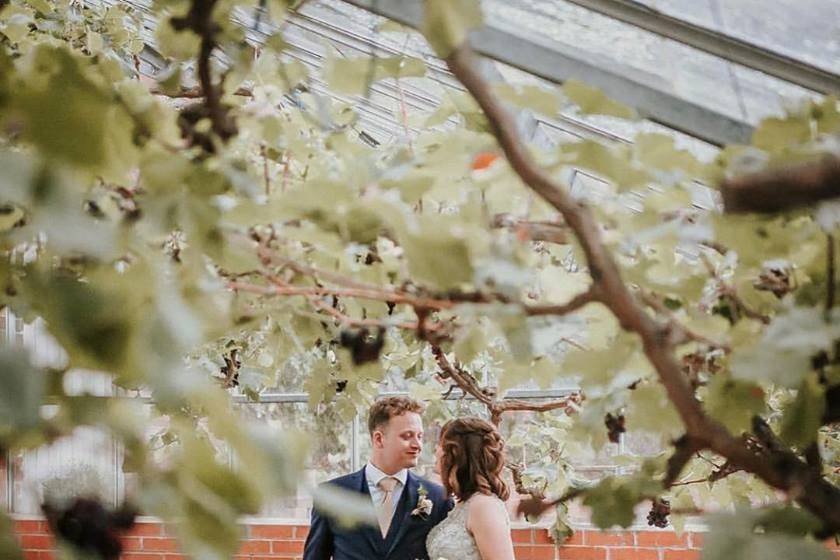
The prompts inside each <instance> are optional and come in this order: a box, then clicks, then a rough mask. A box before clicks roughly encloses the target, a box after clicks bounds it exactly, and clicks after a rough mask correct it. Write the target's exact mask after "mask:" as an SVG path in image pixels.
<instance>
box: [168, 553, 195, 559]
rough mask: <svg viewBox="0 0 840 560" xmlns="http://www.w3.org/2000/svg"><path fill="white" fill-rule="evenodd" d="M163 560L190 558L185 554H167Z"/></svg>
mask: <svg viewBox="0 0 840 560" xmlns="http://www.w3.org/2000/svg"><path fill="white" fill-rule="evenodd" d="M163 560H190V559H189V558H188V557H187V556H184V555H183V554H167V555H166V557H165V558H164V559H163Z"/></svg>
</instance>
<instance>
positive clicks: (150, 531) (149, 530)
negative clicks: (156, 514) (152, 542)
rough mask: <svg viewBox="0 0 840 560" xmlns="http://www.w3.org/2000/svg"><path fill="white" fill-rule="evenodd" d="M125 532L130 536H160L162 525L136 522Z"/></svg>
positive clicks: (161, 534)
mask: <svg viewBox="0 0 840 560" xmlns="http://www.w3.org/2000/svg"><path fill="white" fill-rule="evenodd" d="M126 534H127V535H129V536H131V537H160V536H163V525H161V524H160V523H137V524H136V525H135V526H134V527H132V528H131V531H129V532H128V533H126Z"/></svg>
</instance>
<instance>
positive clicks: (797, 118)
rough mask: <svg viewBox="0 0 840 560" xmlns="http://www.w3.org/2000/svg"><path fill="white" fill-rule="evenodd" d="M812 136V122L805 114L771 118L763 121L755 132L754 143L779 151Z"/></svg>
mask: <svg viewBox="0 0 840 560" xmlns="http://www.w3.org/2000/svg"><path fill="white" fill-rule="evenodd" d="M810 138H811V123H810V120H809V119H808V118H807V117H806V116H804V115H793V116H790V117H787V118H785V119H777V118H770V119H765V120H763V121H761V124H759V125H758V126H757V127H756V129H755V131H754V132H753V136H752V142H753V144H754V145H755V146H756V147H758V148H761V149H762V150H766V151H768V152H779V151H782V150H785V149H787V148H791V147H793V146H797V145H800V144H804V143H805V142H807V141H808V140H809V139H810Z"/></svg>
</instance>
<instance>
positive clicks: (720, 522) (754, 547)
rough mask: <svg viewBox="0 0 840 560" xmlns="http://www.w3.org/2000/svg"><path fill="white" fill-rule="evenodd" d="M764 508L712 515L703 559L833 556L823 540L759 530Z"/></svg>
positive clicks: (819, 559) (776, 559) (777, 559)
mask: <svg viewBox="0 0 840 560" xmlns="http://www.w3.org/2000/svg"><path fill="white" fill-rule="evenodd" d="M761 517H762V513H761V512H750V511H748V510H744V509H741V510H739V511H738V512H737V513H735V514H734V515H732V514H717V515H713V516H709V529H710V531H709V533H708V534H707V535H706V537H705V539H704V546H703V556H702V558H703V560H731V559H732V558H749V559H753V558H755V559H759V558H760V559H761V560H790V559H791V558H801V559H803V560H805V559H808V560H830V559H831V558H833V555H832V554H831V552H830V551H829V550H828V549H826V548H825V547H823V545H822V544H821V543H817V542H813V541H810V542H809V541H806V540H803V539H802V538H801V537H793V536H791V535H789V534H784V533H777V532H772V531H771V532H767V533H757V532H756V527H760V526H761V523H760V521H761Z"/></svg>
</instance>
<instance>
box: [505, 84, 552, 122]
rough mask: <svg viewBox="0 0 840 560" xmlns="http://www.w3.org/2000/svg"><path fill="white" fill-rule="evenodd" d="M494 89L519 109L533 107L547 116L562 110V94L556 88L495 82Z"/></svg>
mask: <svg viewBox="0 0 840 560" xmlns="http://www.w3.org/2000/svg"><path fill="white" fill-rule="evenodd" d="M493 90H494V91H495V92H496V94H497V95H498V96H499V97H500V98H501V99H502V100H504V101H507V102H508V103H510V104H511V105H514V106H515V107H517V108H519V109H531V110H533V111H536V112H537V113H540V114H542V115H545V116H547V117H555V116H557V114H558V113H559V112H560V96H559V95H558V94H557V91H556V90H552V89H547V88H543V87H540V86H532V85H519V86H514V85H512V84H509V83H507V82H504V83H499V84H494V85H493Z"/></svg>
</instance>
